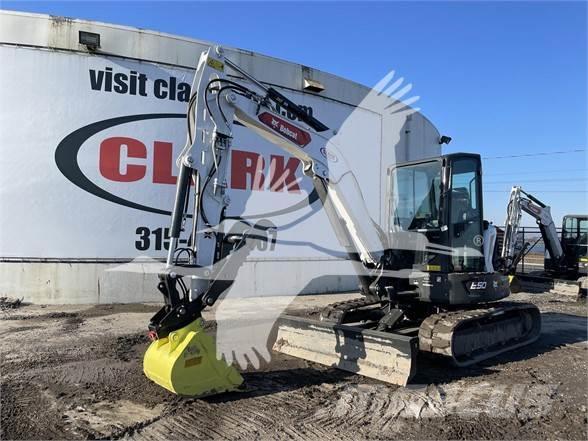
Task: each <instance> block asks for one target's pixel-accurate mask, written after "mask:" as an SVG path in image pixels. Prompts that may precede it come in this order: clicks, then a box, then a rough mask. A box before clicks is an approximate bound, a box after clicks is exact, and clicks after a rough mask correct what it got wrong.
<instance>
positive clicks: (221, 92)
mask: <svg viewBox="0 0 588 441" xmlns="http://www.w3.org/2000/svg"><path fill="white" fill-rule="evenodd" d="M229 69H231V70H232V71H233V72H234V74H236V75H239V76H243V77H245V80H246V81H240V82H237V81H235V80H234V79H231V78H229V77H228V75H227V71H228V70H229ZM277 106H279V107H280V108H281V109H285V110H287V111H288V112H289V113H290V114H293V115H295V116H296V118H297V119H298V120H299V121H300V123H298V122H293V121H290V120H286V119H285V118H284V117H282V116H281V115H280V114H279V112H278V110H277ZM234 124H240V125H242V126H244V127H246V128H248V129H250V130H252V131H254V132H255V133H257V134H259V135H260V136H261V137H263V138H264V139H266V140H268V141H269V142H271V143H272V144H274V145H275V146H277V147H279V148H280V149H282V150H283V151H284V152H286V153H288V154H289V155H291V156H293V157H295V158H297V159H299V160H300V162H301V163H302V165H303V167H302V168H303V172H304V174H305V175H306V176H308V177H309V178H310V179H311V181H312V183H313V185H314V189H315V191H316V193H317V194H318V196H319V198H320V200H321V202H322V204H323V208H324V210H325V211H326V213H327V216H328V219H329V221H330V223H331V226H332V227H333V230H334V232H335V233H336V236H337V238H338V240H339V242H340V243H341V245H342V246H343V247H344V249H345V250H346V252H347V254H348V255H349V258H350V261H351V262H352V264H353V265H354V267H355V270H356V272H357V275H358V277H359V280H360V285H361V287H362V291H363V293H364V294H366V295H367V296H372V297H373V298H374V299H377V298H378V296H379V295H382V291H383V288H382V287H381V286H380V284H378V281H379V279H380V276H381V273H382V258H383V256H384V251H385V250H386V249H387V244H386V243H385V240H386V239H385V237H386V236H385V235H384V234H383V232H382V231H381V230H380V229H379V227H378V226H377V224H376V223H375V222H373V221H372V222H369V221H367V222H366V220H368V219H370V217H369V214H368V211H367V207H366V206H365V203H364V200H363V197H362V195H361V191H360V189H359V187H358V186H357V184H356V182H355V180H354V179H355V178H354V176H353V174H352V173H351V171H350V170H349V167H348V165H347V163H346V161H345V158H344V157H343V155H342V154H341V152H340V151H339V149H338V148H337V146H336V145H334V144H333V143H332V142H331V141H330V140H329V138H328V137H327V136H326V134H327V133H328V127H327V126H325V125H324V124H323V123H321V122H320V121H318V120H317V119H315V118H314V117H312V116H311V115H309V114H307V113H306V112H305V111H304V110H303V109H302V108H301V107H299V106H298V105H296V104H295V103H293V102H292V101H291V100H289V99H288V98H287V97H285V96H283V95H282V94H281V93H279V92H278V91H277V90H275V89H273V88H271V87H266V86H265V85H264V84H262V83H260V82H258V81H257V80H256V79H255V78H253V77H251V76H250V75H249V74H248V73H247V72H245V71H244V70H243V69H241V68H240V67H239V66H237V65H236V64H234V63H233V62H231V61H230V60H228V59H226V58H225V56H224V54H223V50H222V48H220V47H217V48H214V49H213V48H210V49H209V50H207V51H205V52H203V53H202V55H201V57H200V60H199V62H198V67H197V70H196V75H195V78H194V82H193V87H192V96H191V99H190V101H189V108H188V136H187V142H186V146H185V147H184V149H183V150H182V152H181V154H180V156H179V158H178V166H179V175H178V181H177V187H176V196H175V203H174V208H173V212H172V225H171V229H170V247H169V252H168V255H167V260H166V267H165V270H164V271H162V272H161V273H160V274H159V284H158V288H159V290H160V291H161V293H162V294H163V296H164V299H165V305H164V307H163V308H162V309H161V310H160V311H159V312H158V313H157V314H155V315H154V316H153V318H152V319H151V322H150V325H149V329H150V333H151V337H152V339H153V340H154V343H153V344H152V346H151V347H150V349H149V351H148V352H147V354H146V358H145V363H144V366H145V372H146V374H147V376H148V377H150V378H152V379H154V380H155V381H156V382H158V383H159V384H162V385H163V386H164V387H167V388H168V389H170V390H174V391H178V380H169V378H170V376H171V375H172V372H173V369H171V370H170V371H169V373H164V374H161V372H160V371H161V370H162V369H163V370H167V369H168V367H169V366H171V365H173V366H175V364H177V363H176V360H175V359H174V356H170V353H171V352H174V353H175V356H176V357H177V356H179V353H180V352H179V351H180V349H182V347H174V346H173V344H172V343H173V341H174V339H176V340H182V341H183V342H185V341H189V340H190V338H187V336H186V335H184V334H185V330H186V329H187V328H190V327H192V331H193V335H192V338H191V339H192V340H194V341H198V340H199V338H198V337H196V335H197V334H203V330H202V329H201V327H200V325H198V323H200V321H199V319H200V317H201V312H202V310H203V309H204V308H206V307H209V306H212V305H213V304H214V303H215V301H216V300H217V299H218V297H219V296H220V295H221V294H222V293H223V292H225V291H226V290H227V289H228V288H229V287H230V286H231V284H232V282H233V280H234V278H235V277H236V274H237V271H238V269H239V267H240V266H241V264H242V263H243V261H244V260H245V258H246V257H247V255H248V254H249V251H251V249H252V248H253V246H252V244H254V243H255V242H256V241H259V240H262V241H263V240H267V238H266V231H267V229H268V228H271V226H269V227H268V226H267V225H260V224H256V225H249V224H243V223H240V224H238V225H230V222H229V221H227V220H226V219H225V217H224V214H225V211H226V209H227V207H228V206H229V204H230V198H229V194H228V191H227V188H228V181H227V178H228V177H227V172H228V163H229V154H230V150H231V145H232V139H233V127H234ZM344 184H346V185H345V189H344V190H343V185H344ZM191 193H193V194H192V195H191ZM189 207H191V213H188V211H189V210H188V208H189ZM188 233H189V237H188V238H187V239H182V237H181V236H182V234H184V235H188ZM183 244H186V245H185V246H182V245H183ZM227 250H229V251H228V252H227ZM180 256H187V261H186V259H184V260H181V259H180ZM186 344H188V343H186ZM210 344H212V343H210ZM185 347H187V346H185V345H184V346H183V348H184V349H185ZM162 348H163V349H162ZM172 348H173V350H172ZM182 350H183V349H182ZM198 351H199V352H203V351H204V352H206V351H208V352H213V351H214V348H213V347H212V346H210V347H208V348H200V349H199V350H198ZM162 354H163V355H162ZM208 358H214V354H213V355H212V357H208ZM162 360H167V361H166V362H165V363H164V362H162ZM215 361H216V360H215ZM211 369H213V370H214V369H217V370H218V369H220V370H222V371H223V372H224V371H225V370H226V369H228V371H227V372H228V373H227V375H229V374H230V375H232V376H233V377H235V378H236V375H238V374H237V373H236V371H235V372H232V371H231V369H232V368H231V367H229V366H223V365H220V366H216V367H214V366H213V367H212V368H211ZM176 370H177V371H181V369H179V368H178V369H176ZM235 374H236V375H235ZM182 381H183V380H182ZM182 381H180V383H181V382H182ZM188 383H189V382H188V381H186V382H185V384H186V386H185V387H187V389H185V390H184V392H186V393H189V394H190V395H194V394H198V395H201V392H202V391H200V390H198V391H195V390H193V389H191V386H190V385H189V384H188ZM221 383H222V382H221ZM225 386H226V388H227V389H230V388H231V387H232V386H230V385H228V383H227V384H225ZM207 387H208V386H207ZM219 387H220V388H221V389H222V388H223V386H222V385H221V386H218V385H217V386H216V389H219ZM180 389H181V388H180ZM180 393H181V392H180Z"/></svg>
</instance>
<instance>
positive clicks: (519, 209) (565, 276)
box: [497, 185, 588, 295]
mask: <svg viewBox="0 0 588 441" xmlns="http://www.w3.org/2000/svg"><path fill="white" fill-rule="evenodd" d="M523 213H527V214H528V215H530V216H531V217H533V219H535V221H536V222H537V225H538V227H539V231H540V233H541V237H540V239H542V240H543V243H544V245H545V251H546V253H547V255H546V256H545V259H544V265H543V266H544V270H543V271H541V272H534V273H528V274H520V273H518V274H517V267H518V264H519V263H520V262H521V260H522V259H523V258H524V257H525V256H526V255H527V254H528V253H529V252H530V251H531V250H532V249H533V247H534V246H535V245H536V244H537V243H538V241H539V240H536V241H535V243H533V244H530V243H529V242H525V243H521V242H520V241H519V240H518V239H519V235H518V234H519V229H520V223H521V219H522V216H523ZM587 251H588V215H566V216H565V217H564V220H563V225H562V234H561V238H560V236H559V234H558V232H557V227H556V225H555V222H554V221H553V218H552V216H551V208H550V207H549V206H548V205H546V204H545V203H543V202H542V201H540V200H539V199H538V198H536V197H535V196H533V195H532V194H530V193H528V192H526V191H525V190H523V189H522V188H521V187H520V186H516V185H515V186H513V187H512V189H511V191H510V197H509V201H508V205H507V210H506V220H505V222H504V238H503V242H502V247H501V251H500V259H499V264H498V265H497V267H498V269H500V270H501V271H502V272H504V273H506V274H508V275H509V278H510V284H511V287H512V289H513V290H516V289H519V287H520V286H519V285H520V284H524V285H525V286H526V289H541V290H546V289H547V290H550V291H553V292H555V293H561V294H571V295H579V294H580V293H581V291H582V289H585V286H584V285H585V284H586V273H587V271H588V253H587Z"/></svg>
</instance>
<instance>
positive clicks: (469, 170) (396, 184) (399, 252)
mask: <svg viewBox="0 0 588 441" xmlns="http://www.w3.org/2000/svg"><path fill="white" fill-rule="evenodd" d="M388 174H389V225H388V234H389V242H390V244H391V250H390V253H392V254H395V256H394V257H395V259H396V260H401V261H403V262H407V263H409V264H410V266H411V267H412V269H413V270H414V271H415V272H416V273H420V274H423V273H424V275H418V276H415V277H414V278H413V279H412V280H411V281H410V282H411V284H413V285H415V286H417V290H418V292H419V300H422V301H429V302H433V303H442V304H446V303H449V304H469V303H479V302H480V301H492V300H498V299H502V298H504V297H507V296H508V294H509V290H508V283H507V282H508V281H507V279H505V278H504V277H502V276H500V275H498V274H495V273H491V272H485V263H484V262H485V259H484V246H483V245H484V239H483V238H484V222H483V201H482V165H481V160H480V156H479V155H477V154H470V153H454V154H449V155H444V156H441V157H437V158H431V159H428V160H420V161H414V162H408V163H404V164H400V165H397V166H394V167H391V168H390V169H389V171H388ZM407 239H408V240H407ZM447 286H451V287H452V288H453V289H451V290H447Z"/></svg>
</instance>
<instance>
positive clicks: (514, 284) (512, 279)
mask: <svg viewBox="0 0 588 441" xmlns="http://www.w3.org/2000/svg"><path fill="white" fill-rule="evenodd" d="M508 285H509V287H510V292H512V293H517V292H520V291H521V283H520V282H519V279H518V278H517V277H516V276H515V275H514V274H509V276H508Z"/></svg>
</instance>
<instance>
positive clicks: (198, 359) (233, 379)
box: [143, 318, 243, 396]
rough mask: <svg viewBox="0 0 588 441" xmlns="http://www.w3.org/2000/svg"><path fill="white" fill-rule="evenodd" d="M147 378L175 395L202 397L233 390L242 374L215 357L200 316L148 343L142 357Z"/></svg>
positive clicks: (210, 340) (213, 347)
mask: <svg viewBox="0 0 588 441" xmlns="http://www.w3.org/2000/svg"><path fill="white" fill-rule="evenodd" d="M143 372H145V375H146V376H147V378H149V379H151V380H153V381H154V382H155V383H157V384H159V385H160V386H162V387H165V388H166V389H167V390H169V391H171V392H174V393H176V394H178V395H189V396H206V395H214V394H218V393H221V392H228V391H231V390H235V389H236V388H237V387H238V386H239V385H240V384H241V383H243V377H241V374H239V372H238V371H237V370H236V369H235V368H234V367H233V366H231V365H228V364H227V363H225V362H224V361H223V360H217V358H216V348H215V344H214V340H213V338H212V337H211V336H210V335H208V334H206V333H205V332H204V329H203V327H202V319H201V318H199V319H197V320H194V321H193V322H192V323H190V324H189V325H187V326H184V327H183V328H180V329H178V330H176V331H174V332H172V333H170V334H169V335H168V336H167V337H165V338H160V339H158V340H155V341H154V342H152V343H151V345H150V346H149V348H148V349H147V352H145V356H144V357H143Z"/></svg>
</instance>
